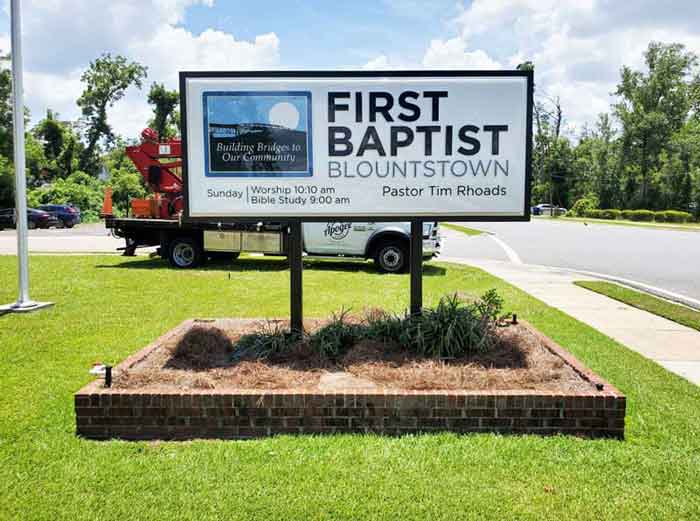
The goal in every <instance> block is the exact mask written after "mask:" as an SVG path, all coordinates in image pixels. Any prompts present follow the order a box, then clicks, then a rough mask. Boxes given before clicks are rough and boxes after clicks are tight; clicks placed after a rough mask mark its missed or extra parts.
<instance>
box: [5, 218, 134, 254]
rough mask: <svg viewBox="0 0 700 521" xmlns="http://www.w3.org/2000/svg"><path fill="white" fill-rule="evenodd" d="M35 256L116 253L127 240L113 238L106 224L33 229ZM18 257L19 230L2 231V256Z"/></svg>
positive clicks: (31, 241)
mask: <svg viewBox="0 0 700 521" xmlns="http://www.w3.org/2000/svg"><path fill="white" fill-rule="evenodd" d="M28 242H29V251H30V252H33V253H115V252H116V250H117V248H118V247H120V246H124V239H117V238H115V237H112V236H111V235H110V234H109V232H108V231H107V230H106V229H105V225H104V224H103V223H95V224H80V225H78V226H76V227H75V228H71V229H68V228H58V229H57V228H49V229H48V230H29V240H28ZM6 254H10V255H16V254H17V234H16V233H15V230H3V231H0V255H6Z"/></svg>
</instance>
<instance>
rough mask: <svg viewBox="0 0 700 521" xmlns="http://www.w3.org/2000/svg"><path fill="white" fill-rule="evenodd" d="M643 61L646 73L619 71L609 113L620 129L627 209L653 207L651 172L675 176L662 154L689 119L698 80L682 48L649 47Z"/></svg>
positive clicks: (693, 60)
mask: <svg viewBox="0 0 700 521" xmlns="http://www.w3.org/2000/svg"><path fill="white" fill-rule="evenodd" d="M644 59H645V63H646V67H647V71H646V72H641V71H634V70H632V69H630V68H629V67H627V66H624V67H623V68H622V73H621V75H622V78H621V80H620V83H619V84H618V87H617V91H616V94H617V96H618V97H619V101H618V103H617V104H616V105H615V107H614V110H615V115H616V116H617V117H618V118H619V120H620V122H621V123H622V128H623V136H622V141H623V155H622V156H621V162H620V169H621V171H622V173H623V175H625V176H627V177H628V178H629V182H628V183H627V186H628V187H629V190H628V193H627V194H626V198H627V199H628V201H627V206H636V207H642V208H656V206H655V204H656V202H657V201H660V200H662V199H663V197H662V194H661V193H660V190H659V183H658V179H654V177H655V176H654V172H658V171H659V170H661V169H662V168H663V169H664V170H665V171H664V173H663V174H662V175H663V176H664V177H667V178H669V177H674V176H677V175H678V172H679V165H678V164H669V158H668V157H667V158H666V159H664V158H663V156H662V153H663V152H664V150H666V149H667V148H668V147H669V145H670V143H671V141H672V139H673V136H674V134H676V133H678V132H680V131H681V129H682V128H683V126H684V124H685V123H686V121H687V120H688V116H689V114H690V109H691V107H692V106H693V103H694V100H693V96H694V94H695V90H696V87H697V84H698V82H700V80H699V76H698V72H697V63H698V59H697V56H696V55H695V54H693V53H691V52H687V51H686V50H685V48H684V46H683V45H681V44H677V43H674V44H662V43H658V42H652V43H650V44H649V47H648V48H647V51H646V52H645V54H644ZM671 160H672V158H671ZM663 163H666V164H665V165H663ZM672 191H674V192H675V190H674V189H672Z"/></svg>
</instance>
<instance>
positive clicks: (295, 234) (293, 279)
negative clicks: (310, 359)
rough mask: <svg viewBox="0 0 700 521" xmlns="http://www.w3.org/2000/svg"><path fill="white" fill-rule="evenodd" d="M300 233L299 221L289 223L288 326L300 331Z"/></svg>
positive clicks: (302, 325)
mask: <svg viewBox="0 0 700 521" xmlns="http://www.w3.org/2000/svg"><path fill="white" fill-rule="evenodd" d="M302 250H303V244H302V235H301V222H300V221H293V222H291V223H289V246H288V253H287V254H288V256H289V270H290V283H289V298H290V302H289V303H290V306H289V307H290V319H291V320H290V327H291V330H292V331H295V332H297V333H301V332H303V331H304V316H303V315H304V312H303V310H304V298H303V295H304V292H303V286H304V285H303V281H302V274H303V272H304V263H303V260H302V254H303V252H302Z"/></svg>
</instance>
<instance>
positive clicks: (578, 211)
mask: <svg viewBox="0 0 700 521" xmlns="http://www.w3.org/2000/svg"><path fill="white" fill-rule="evenodd" d="M597 207H598V201H596V200H595V198H592V197H583V198H581V199H579V200H578V201H576V202H575V203H574V205H573V206H572V207H571V210H570V211H569V215H571V216H572V217H587V215H586V212H587V211H589V210H595V209H596V208H597Z"/></svg>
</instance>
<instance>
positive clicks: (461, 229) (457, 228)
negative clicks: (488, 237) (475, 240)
mask: <svg viewBox="0 0 700 521" xmlns="http://www.w3.org/2000/svg"><path fill="white" fill-rule="evenodd" d="M440 226H444V227H445V228H448V229H450V230H455V231H457V232H462V233H464V234H466V235H481V234H482V233H484V232H482V231H481V230H476V229H474V228H467V227H466V226H461V225H459V224H451V223H440Z"/></svg>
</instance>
